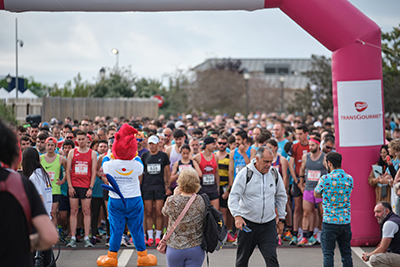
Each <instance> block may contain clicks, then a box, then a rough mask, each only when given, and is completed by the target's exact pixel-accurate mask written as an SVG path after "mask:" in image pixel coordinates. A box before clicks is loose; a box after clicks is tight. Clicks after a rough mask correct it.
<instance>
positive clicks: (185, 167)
mask: <svg viewBox="0 0 400 267" xmlns="http://www.w3.org/2000/svg"><path fill="white" fill-rule="evenodd" d="M188 168H192V165H190V164H188V165H179V170H178V173H180V172H181V171H183V170H185V169H188Z"/></svg>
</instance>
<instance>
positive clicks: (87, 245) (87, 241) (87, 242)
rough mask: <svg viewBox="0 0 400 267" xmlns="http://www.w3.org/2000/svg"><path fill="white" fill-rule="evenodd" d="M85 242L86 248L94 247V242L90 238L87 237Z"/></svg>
mask: <svg viewBox="0 0 400 267" xmlns="http://www.w3.org/2000/svg"><path fill="white" fill-rule="evenodd" d="M84 243H85V248H89V247H90V248H92V247H93V244H92V243H91V242H90V240H89V239H85V240H84Z"/></svg>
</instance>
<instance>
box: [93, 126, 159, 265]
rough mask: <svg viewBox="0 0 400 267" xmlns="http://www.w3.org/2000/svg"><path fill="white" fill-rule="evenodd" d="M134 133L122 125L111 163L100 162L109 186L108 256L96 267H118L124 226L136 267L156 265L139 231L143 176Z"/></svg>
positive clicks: (155, 260) (102, 258) (99, 261)
mask: <svg viewBox="0 0 400 267" xmlns="http://www.w3.org/2000/svg"><path fill="white" fill-rule="evenodd" d="M137 132H138V131H136V129H134V128H133V127H131V126H130V125H128V124H123V125H122V127H121V128H120V130H119V131H118V132H117V133H116V134H115V137H114V144H113V147H112V157H111V158H112V159H111V160H109V161H107V162H104V164H103V171H104V173H105V174H106V176H107V179H108V181H109V182H110V185H103V187H104V188H105V189H107V190H109V191H110V192H109V196H110V198H109V202H108V211H109V221H110V230H111V238H110V249H109V251H108V255H104V256H100V257H99V258H98V259H97V265H98V266H118V259H117V255H118V250H119V247H120V244H121V238H122V234H123V232H124V230H125V223H127V224H128V228H129V231H130V233H131V235H132V239H133V242H134V244H135V246H136V249H137V253H138V260H137V265H138V266H154V265H157V258H156V256H154V255H151V254H147V250H146V244H145V240H144V231H143V201H142V197H141V193H140V182H139V176H140V175H141V174H142V173H143V163H142V161H141V160H140V158H139V157H137V143H136V138H135V134H137Z"/></svg>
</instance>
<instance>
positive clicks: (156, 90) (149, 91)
mask: <svg viewBox="0 0 400 267" xmlns="http://www.w3.org/2000/svg"><path fill="white" fill-rule="evenodd" d="M135 87H136V90H135V96H136V97H152V96H154V95H159V94H162V93H165V88H164V87H163V86H162V82H161V81H159V80H157V79H146V78H141V79H140V80H137V81H135Z"/></svg>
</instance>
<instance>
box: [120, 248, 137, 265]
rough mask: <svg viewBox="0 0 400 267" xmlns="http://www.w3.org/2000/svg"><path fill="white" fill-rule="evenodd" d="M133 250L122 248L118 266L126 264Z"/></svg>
mask: <svg viewBox="0 0 400 267" xmlns="http://www.w3.org/2000/svg"><path fill="white" fill-rule="evenodd" d="M134 251H135V250H134V249H124V250H122V253H121V255H120V256H119V258H118V267H125V266H126V265H127V264H128V261H129V259H130V258H131V256H132V254H133V252H134Z"/></svg>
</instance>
